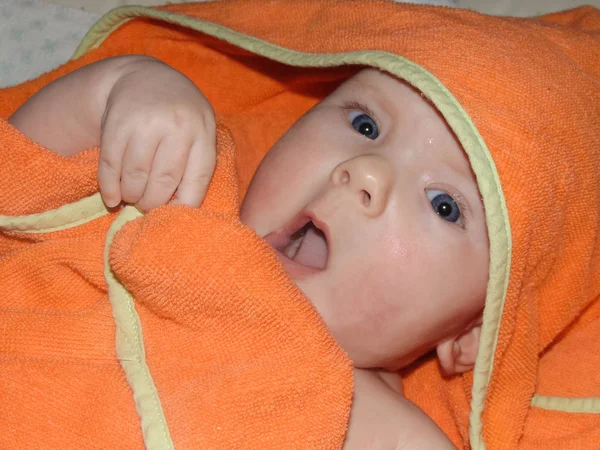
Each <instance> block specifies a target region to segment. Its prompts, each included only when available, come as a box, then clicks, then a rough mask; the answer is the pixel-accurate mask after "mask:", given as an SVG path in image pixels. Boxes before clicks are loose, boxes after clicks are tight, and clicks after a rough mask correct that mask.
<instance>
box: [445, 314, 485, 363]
mask: <svg viewBox="0 0 600 450" xmlns="http://www.w3.org/2000/svg"><path fill="white" fill-rule="evenodd" d="M480 335H481V318H479V319H478V320H476V321H475V322H474V323H473V324H472V325H471V326H470V327H469V328H467V331H465V332H464V333H462V334H460V335H458V336H453V337H451V338H448V339H446V340H444V341H442V342H440V343H439V344H438V346H437V348H436V352H437V356H438V360H439V362H440V366H441V367H442V370H443V372H444V373H445V374H446V375H455V374H457V373H463V372H467V371H468V370H471V369H473V367H474V366H475V359H476V358H477V350H478V348H479V336H480Z"/></svg>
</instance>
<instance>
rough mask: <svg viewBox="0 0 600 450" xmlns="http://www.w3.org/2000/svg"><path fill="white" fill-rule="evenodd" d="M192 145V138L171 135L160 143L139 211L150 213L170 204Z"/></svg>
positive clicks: (138, 204) (139, 202)
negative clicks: (154, 209) (149, 211)
mask: <svg viewBox="0 0 600 450" xmlns="http://www.w3.org/2000/svg"><path fill="white" fill-rule="evenodd" d="M190 145H191V140H190V138H189V137H187V136H181V135H169V136H167V137H165V138H164V139H163V140H162V141H161V142H160V144H159V145H158V149H157V150H156V155H155V156H154V161H153V163H152V169H151V170H150V176H149V178H148V183H147V184H146V190H145V191H144V195H143V196H142V198H141V199H140V200H139V201H138V203H137V207H138V208H139V209H141V210H142V211H148V210H150V209H152V208H156V207H158V206H161V205H165V204H167V203H169V200H171V197H172V196H173V194H174V193H175V190H176V189H177V186H178V185H179V182H180V181H181V177H182V176H183V172H184V170H185V165H186V163H187V159H188V156H189V151H190Z"/></svg>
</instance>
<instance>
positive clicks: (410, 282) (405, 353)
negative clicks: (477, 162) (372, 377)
mask: <svg viewBox="0 0 600 450" xmlns="http://www.w3.org/2000/svg"><path fill="white" fill-rule="evenodd" d="M241 218H242V221H244V222H245V223H246V224H247V225H249V226H251V227H252V228H254V229H255V230H256V232H257V233H258V234H259V235H260V236H264V237H265V238H266V240H267V241H268V242H269V243H270V244H271V245H272V246H273V247H274V248H275V249H276V250H277V252H278V254H279V256H280V258H281V260H282V262H283V265H284V267H285V268H286V270H287V272H288V274H289V275H290V276H291V277H292V278H293V279H294V280H295V282H296V284H297V285H298V286H299V288H300V289H301V290H302V291H303V292H304V294H305V295H306V296H307V297H308V298H309V299H310V300H311V301H312V303H313V304H314V306H315V307H316V309H317V311H318V312H319V313H320V314H321V316H322V317H323V318H324V320H325V322H326V323H327V325H328V326H329V328H330V330H331V332H332V333H333V335H334V336H335V337H336V339H337V340H338V342H339V343H340V344H341V345H342V347H343V348H344V349H345V350H346V351H347V352H348V354H349V355H350V357H351V358H352V360H353V361H354V363H355V365H356V366H357V367H386V368H397V367H401V366H404V365H406V364H408V363H410V362H411V361H413V360H415V359H416V358H418V357H419V356H421V355H423V354H425V353H427V352H429V351H430V350H433V349H436V350H437V353H438V356H439V359H440V362H441V365H442V367H443V369H444V370H445V371H446V372H449V373H453V372H457V371H463V370H467V369H469V368H470V367H472V364H473V362H474V360H475V356H476V349H477V343H478V331H479V327H480V321H481V314H482V310H483V306H484V302H485V293H486V286H487V279H488V267H489V261H488V259H489V250H488V238H487V230H486V222H485V217H484V209H483V205H482V203H481V200H480V196H479V191H478V188H477V183H476V181H475V178H474V176H473V174H472V172H471V169H470V165H469V163H468V160H467V158H466V156H465V155H464V153H463V151H462V148H461V146H460V144H459V143H458V142H457V140H456V138H455V137H454V135H453V133H452V131H451V130H450V129H449V128H448V126H447V125H446V122H445V121H444V119H443V118H442V117H441V115H440V114H439V113H438V112H437V110H436V109H435V108H434V107H433V106H432V105H430V104H429V103H428V102H427V101H426V100H425V99H424V98H423V97H422V96H421V95H420V93H419V92H417V91H415V90H414V89H412V88H411V87H409V86H408V85H406V84H405V83H403V82H400V81H399V80H397V79H395V78H393V77H391V76H388V75H385V74H383V73H381V72H378V71H376V70H373V69H366V70H363V71H361V72H359V73H358V74H357V75H355V76H354V77H352V78H350V79H349V80H348V81H346V82H345V83H344V84H342V85H341V86H340V87H339V88H338V89H337V90H336V91H335V92H333V93H332V94H331V95H330V96H328V97H327V98H326V99H324V100H323V101H322V102H320V103H319V104H318V105H316V106H315V107H314V108H312V109H311V110H310V111H309V112H308V113H307V114H306V115H304V116H303V117H302V118H301V119H300V120H298V122H296V124H295V125H294V126H292V127H291V128H290V129H289V131H288V132H287V133H286V134H285V135H284V136H283V137H282V138H281V139H280V140H279V141H278V142H277V143H276V144H275V145H274V146H273V148H272V149H271V150H270V152H269V153H268V154H267V156H266V157H265V159H264V161H263V162H262V164H261V166H260V167H259V169H258V171H257V173H256V175H255V176H254V179H253V181H252V183H251V185H250V188H249V190H248V193H247V196H246V198H245V200H244V204H243V206H242V210H241Z"/></svg>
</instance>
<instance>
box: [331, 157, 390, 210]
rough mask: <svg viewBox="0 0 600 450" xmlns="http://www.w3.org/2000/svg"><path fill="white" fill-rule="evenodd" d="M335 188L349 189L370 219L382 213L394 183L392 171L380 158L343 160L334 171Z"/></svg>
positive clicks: (332, 173)
mask: <svg viewBox="0 0 600 450" xmlns="http://www.w3.org/2000/svg"><path fill="white" fill-rule="evenodd" d="M331 182H332V183H333V184H334V185H335V186H339V187H345V188H347V189H349V190H350V193H351V195H352V196H353V197H355V198H356V201H357V202H358V203H359V205H360V207H361V208H362V210H363V211H364V213H365V214H366V215H367V216H369V217H377V216H379V215H380V214H382V213H383V212H384V211H385V209H386V207H387V203H388V199H389V196H390V192H391V187H392V183H393V171H392V168H391V167H390V165H389V164H388V162H387V161H386V160H385V158H383V157H381V156H379V155H361V156H357V157H355V158H352V159H349V160H347V161H344V162H343V163H341V164H339V165H338V166H337V167H336V168H335V169H333V172H331Z"/></svg>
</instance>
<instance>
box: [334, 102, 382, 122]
mask: <svg viewBox="0 0 600 450" xmlns="http://www.w3.org/2000/svg"><path fill="white" fill-rule="evenodd" d="M342 108H344V109H345V110H347V111H356V110H358V111H362V112H364V113H365V114H366V115H367V116H369V117H370V118H371V119H373V120H374V121H375V123H376V124H377V126H379V120H377V116H376V115H375V113H374V112H373V110H372V109H371V108H369V107H368V106H367V105H365V104H364V103H360V102H358V101H356V100H351V101H347V102H344V104H343V105H342Z"/></svg>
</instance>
